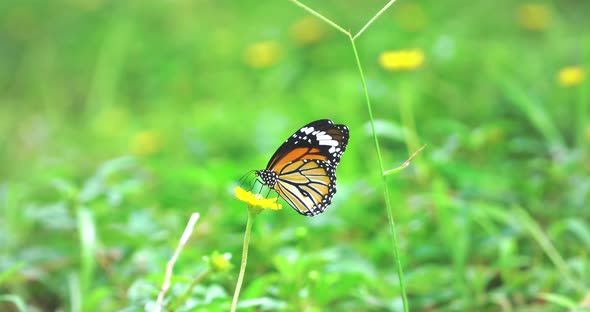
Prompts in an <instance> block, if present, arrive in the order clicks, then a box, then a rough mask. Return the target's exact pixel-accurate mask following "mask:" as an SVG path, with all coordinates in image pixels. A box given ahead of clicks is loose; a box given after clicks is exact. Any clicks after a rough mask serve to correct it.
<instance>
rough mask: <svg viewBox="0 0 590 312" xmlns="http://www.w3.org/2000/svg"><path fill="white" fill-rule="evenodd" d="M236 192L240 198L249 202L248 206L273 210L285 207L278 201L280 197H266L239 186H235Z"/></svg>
mask: <svg viewBox="0 0 590 312" xmlns="http://www.w3.org/2000/svg"><path fill="white" fill-rule="evenodd" d="M234 193H235V195H236V197H237V198H238V199H239V200H241V201H243V202H245V203H246V204H248V206H252V207H258V208H262V209H271V210H279V209H283V206H282V205H281V204H279V203H277V200H278V199H279V198H278V197H275V198H264V197H262V195H260V194H254V193H252V192H250V191H246V190H244V189H243V188H241V187H239V186H236V187H235V188H234Z"/></svg>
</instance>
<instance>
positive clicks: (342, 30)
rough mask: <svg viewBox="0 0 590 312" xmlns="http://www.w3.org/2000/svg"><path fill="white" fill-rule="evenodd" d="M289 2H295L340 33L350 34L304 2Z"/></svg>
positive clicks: (294, 0)
mask: <svg viewBox="0 0 590 312" xmlns="http://www.w3.org/2000/svg"><path fill="white" fill-rule="evenodd" d="M290 1H291V2H293V3H295V5H297V6H298V7H300V8H302V9H304V10H305V11H307V12H309V13H310V14H312V15H313V16H315V17H317V18H319V19H321V20H322V21H324V22H326V23H328V24H329V25H330V26H332V27H334V28H335V29H337V30H339V31H341V32H342V33H344V34H346V35H347V36H350V32H348V31H346V30H344V28H342V27H340V26H338V24H336V23H334V22H332V21H331V20H329V19H327V18H325V17H324V16H323V15H321V14H320V13H318V12H316V11H315V10H313V9H312V8H310V7H308V6H306V5H305V4H303V3H301V2H299V1H297V0H290Z"/></svg>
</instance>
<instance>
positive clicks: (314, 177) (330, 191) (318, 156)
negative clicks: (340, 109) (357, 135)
mask: <svg viewBox="0 0 590 312" xmlns="http://www.w3.org/2000/svg"><path fill="white" fill-rule="evenodd" d="M348 138H349V130H348V127H346V126H345V125H335V124H334V123H333V122H332V121H331V120H327V119H322V120H317V121H314V122H312V123H309V124H307V125H305V126H304V127H302V128H301V129H299V130H298V131H297V132H295V133H294V134H293V135H292V136H290V137H289V138H288V139H287V140H286V141H285V142H284V143H283V144H282V145H281V146H280V147H279V148H278V150H277V151H276V152H275V153H274V155H273V156H272V157H271V159H270V160H269V162H268V165H267V166H266V169H264V170H257V171H256V175H257V176H258V177H260V179H262V183H263V184H265V185H267V186H268V187H269V188H271V189H273V190H275V191H276V192H277V193H278V194H279V196H281V198H283V199H284V200H285V201H286V202H287V203H288V204H289V205H290V206H291V207H293V209H295V210H296V211H297V212H299V213H300V214H302V215H305V216H315V215H318V214H320V213H322V212H323V211H324V210H325V209H326V207H327V206H328V205H330V203H331V202H332V198H333V196H334V194H335V193H336V167H337V166H338V163H339V162H340V157H341V156H342V153H344V151H345V150H346V146H347V144H348Z"/></svg>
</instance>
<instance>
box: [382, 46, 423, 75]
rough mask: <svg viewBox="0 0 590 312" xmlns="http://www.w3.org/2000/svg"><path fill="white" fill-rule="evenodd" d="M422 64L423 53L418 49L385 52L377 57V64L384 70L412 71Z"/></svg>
mask: <svg viewBox="0 0 590 312" xmlns="http://www.w3.org/2000/svg"><path fill="white" fill-rule="evenodd" d="M422 63H424V53H423V52H422V50H420V49H413V50H397V51H385V52H383V53H381V55H379V64H381V67H383V68H384V69H386V70H390V71H401V70H413V69H416V68H418V67H420V66H421V65H422Z"/></svg>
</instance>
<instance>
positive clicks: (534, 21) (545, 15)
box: [518, 3, 551, 31]
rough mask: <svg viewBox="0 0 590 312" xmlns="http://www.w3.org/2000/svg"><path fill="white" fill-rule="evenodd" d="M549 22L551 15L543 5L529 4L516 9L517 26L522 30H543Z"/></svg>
mask: <svg viewBox="0 0 590 312" xmlns="http://www.w3.org/2000/svg"><path fill="white" fill-rule="evenodd" d="M550 22H551V13H550V12H549V9H548V8H547V6H545V5H543V4H537V3H529V4H523V5H521V6H520V7H518V24H520V26H521V27H522V28H524V29H527V30H533V31H541V30H545V29H546V28H547V26H549V23H550Z"/></svg>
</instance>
